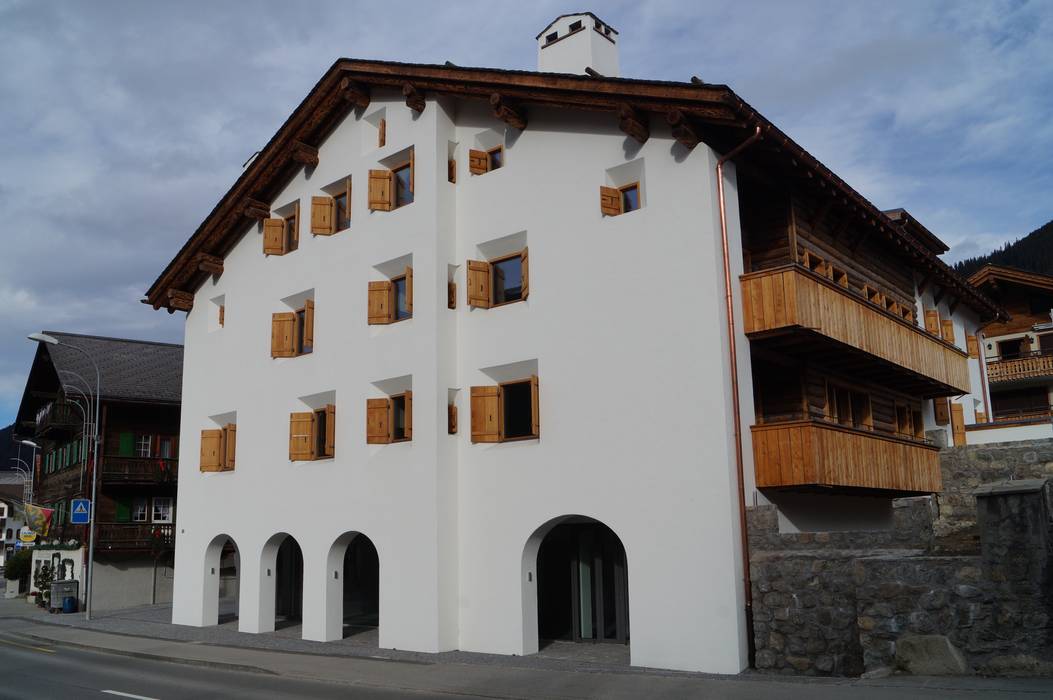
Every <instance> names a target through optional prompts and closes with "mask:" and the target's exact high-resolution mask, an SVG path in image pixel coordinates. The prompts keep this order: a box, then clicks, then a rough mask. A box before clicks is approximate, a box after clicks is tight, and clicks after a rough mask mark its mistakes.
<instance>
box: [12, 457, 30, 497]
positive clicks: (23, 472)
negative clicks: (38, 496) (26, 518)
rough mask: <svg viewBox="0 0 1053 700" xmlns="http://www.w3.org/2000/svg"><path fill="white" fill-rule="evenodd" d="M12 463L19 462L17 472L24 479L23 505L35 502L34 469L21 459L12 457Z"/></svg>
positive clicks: (16, 467)
mask: <svg viewBox="0 0 1053 700" xmlns="http://www.w3.org/2000/svg"><path fill="white" fill-rule="evenodd" d="M11 461H12V462H18V464H16V465H15V472H17V473H18V475H19V476H20V477H22V505H23V506H25V504H26V503H32V502H33V468H32V467H30V466H29V464H28V463H27V462H26V460H24V459H21V458H19V457H12V458H11Z"/></svg>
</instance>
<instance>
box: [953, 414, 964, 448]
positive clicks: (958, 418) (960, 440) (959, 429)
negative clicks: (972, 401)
mask: <svg viewBox="0 0 1053 700" xmlns="http://www.w3.org/2000/svg"><path fill="white" fill-rule="evenodd" d="M951 434H952V435H953V436H954V446H955V447H961V446H962V445H964V444H965V414H964V413H963V412H962V405H961V404H960V403H952V404H951Z"/></svg>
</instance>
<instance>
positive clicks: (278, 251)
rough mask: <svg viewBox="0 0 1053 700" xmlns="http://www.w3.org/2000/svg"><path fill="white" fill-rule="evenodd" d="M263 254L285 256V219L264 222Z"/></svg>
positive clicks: (265, 220)
mask: <svg viewBox="0 0 1053 700" xmlns="http://www.w3.org/2000/svg"><path fill="white" fill-rule="evenodd" d="M263 254H264V255H285V219H264V220H263Z"/></svg>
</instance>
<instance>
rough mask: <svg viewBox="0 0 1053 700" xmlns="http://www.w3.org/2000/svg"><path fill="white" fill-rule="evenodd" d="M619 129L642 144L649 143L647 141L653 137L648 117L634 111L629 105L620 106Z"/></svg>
mask: <svg viewBox="0 0 1053 700" xmlns="http://www.w3.org/2000/svg"><path fill="white" fill-rule="evenodd" d="M618 127H619V128H620V129H621V130H622V131H624V132H625V135H626V136H628V137H629V138H632V139H634V140H636V141H637V142H638V143H641V144H643V143H647V139H649V138H650V137H651V127H650V125H649V124H648V123H647V115H646V114H643V113H641V112H640V111H638V110H636V109H634V108H633V106H632V105H630V104H628V103H622V104H621V105H619V106H618Z"/></svg>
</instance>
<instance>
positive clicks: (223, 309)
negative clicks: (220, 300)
mask: <svg viewBox="0 0 1053 700" xmlns="http://www.w3.org/2000/svg"><path fill="white" fill-rule="evenodd" d="M226 317H227V305H226V304H220V305H219V327H220V328H222V327H223V325H224V323H226Z"/></svg>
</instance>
